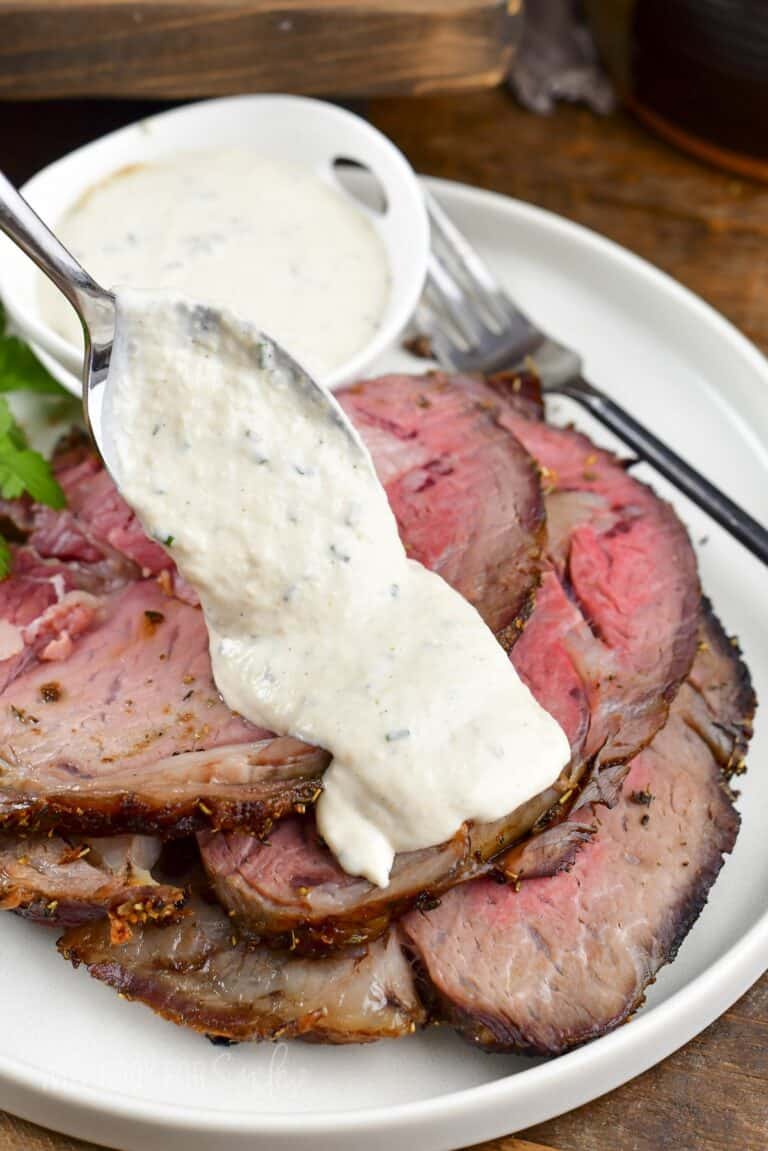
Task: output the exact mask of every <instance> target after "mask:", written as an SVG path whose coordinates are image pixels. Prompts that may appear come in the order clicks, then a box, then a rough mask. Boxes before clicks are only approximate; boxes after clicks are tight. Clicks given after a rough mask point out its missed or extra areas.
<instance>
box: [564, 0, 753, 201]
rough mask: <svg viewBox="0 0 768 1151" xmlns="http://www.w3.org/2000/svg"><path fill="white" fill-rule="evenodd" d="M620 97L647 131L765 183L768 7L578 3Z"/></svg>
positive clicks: (700, 2) (717, 0)
mask: <svg viewBox="0 0 768 1151" xmlns="http://www.w3.org/2000/svg"><path fill="white" fill-rule="evenodd" d="M585 6H586V10H587V13H588V15H589V19H590V23H591V25H592V29H593V32H594V35H595V39H596V41H597V44H598V48H599V50H600V52H601V55H602V57H603V59H604V61H605V64H606V66H607V68H608V70H609V71H610V73H611V75H612V77H613V80H614V82H615V83H616V86H617V88H618V90H619V93H620V95H621V96H622V98H623V99H624V100H625V101H626V103H627V104H628V105H629V107H630V108H631V109H632V110H633V111H634V112H635V113H636V115H637V116H638V117H639V118H640V119H642V120H643V121H644V122H645V123H646V124H648V125H649V127H651V128H653V129H654V130H655V131H657V132H659V133H660V134H661V135H662V136H665V137H666V138H667V139H669V140H670V141H671V142H672V143H675V144H677V145H679V146H680V147H682V148H686V149H687V150H688V151H691V152H694V153H695V154H696V155H698V156H700V157H702V158H703V159H705V160H708V161H710V162H712V163H714V164H718V165H720V166H721V167H725V168H730V169H731V170H733V171H736V172H739V173H740V174H742V175H747V176H753V177H756V178H758V179H762V180H768V0H586V5H585Z"/></svg>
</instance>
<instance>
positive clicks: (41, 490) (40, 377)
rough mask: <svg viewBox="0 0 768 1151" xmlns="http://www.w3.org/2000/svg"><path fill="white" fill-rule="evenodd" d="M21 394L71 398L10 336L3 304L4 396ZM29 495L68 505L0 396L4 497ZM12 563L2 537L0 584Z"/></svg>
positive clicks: (0, 376)
mask: <svg viewBox="0 0 768 1151" xmlns="http://www.w3.org/2000/svg"><path fill="white" fill-rule="evenodd" d="M21 391H24V392H35V393H37V394H38V395H49V396H50V395H54V396H59V395H60V396H67V395H68V393H67V392H66V390H65V389H64V388H62V387H61V385H60V384H57V383H56V381H55V380H54V378H53V376H51V375H50V374H49V373H48V372H47V371H46V370H45V368H44V367H43V365H42V364H41V363H40V361H39V360H38V359H37V357H36V356H35V354H34V352H33V351H32V349H31V348H30V347H28V346H27V345H26V344H25V343H24V342H23V341H22V340H19V339H17V338H16V336H9V335H8V334H7V332H6V324H5V310H4V308H3V305H2V303H0V393H3V392H21ZM25 493H28V494H29V495H30V496H31V497H32V499H33V500H35V501H36V502H37V503H40V504H46V505H47V506H48V507H50V508H63V507H64V505H65V503H66V499H65V498H64V492H63V491H62V490H61V488H60V486H59V484H58V481H57V480H56V477H55V476H54V474H53V472H52V471H51V466H50V464H49V463H48V461H47V460H46V459H44V457H43V456H41V455H40V453H39V452H36V451H33V449H32V448H30V446H29V444H28V442H27V437H26V435H25V434H24V430H23V428H21V427H20V426H19V424H18V423H17V422H16V419H15V418H14V415H13V412H12V411H11V408H10V406H9V404H8V401H7V400H6V399H5V396H4V395H2V394H0V496H2V497H3V499H6V500H16V499H18V498H19V496H22V495H24V494H25ZM12 563H13V555H12V552H11V548H10V545H9V543H8V541H7V540H6V539H4V538H3V536H2V535H0V580H3V579H6V578H7V577H8V576H9V575H10V573H11V566H12Z"/></svg>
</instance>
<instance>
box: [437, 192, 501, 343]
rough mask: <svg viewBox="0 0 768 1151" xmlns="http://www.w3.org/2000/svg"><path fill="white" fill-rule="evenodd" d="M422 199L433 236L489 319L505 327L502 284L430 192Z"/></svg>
mask: <svg viewBox="0 0 768 1151" xmlns="http://www.w3.org/2000/svg"><path fill="white" fill-rule="evenodd" d="M424 198H425V201H426V205H427V211H428V213H429V218H430V220H431V222H432V225H433V230H434V234H435V236H436V237H437V238H439V239H440V241H441V242H442V245H443V247H444V248H445V250H446V251H447V252H448V253H449V255H450V258H451V259H452V260H453V262H454V264H456V265H457V266H458V268H459V270H460V271H461V273H462V274H463V275H464V277H465V279H466V280H467V282H468V284H469V286H470V287H471V288H472V290H473V291H474V292H475V294H476V295H477V296H479V297H480V299H481V300H482V302H483V304H484V305H485V307H486V309H487V310H488V312H489V313H490V316H491V318H492V319H493V320H495V321H496V322H497V323H499V324H504V323H505V322H506V320H507V318H508V313H509V305H508V303H507V300H506V297H505V295H504V292H503V290H502V288H501V285H500V284H499V283H498V282H497V281H496V279H495V277H494V276H493V274H492V272H491V271H490V269H489V268H488V266H487V264H485V263H484V261H483V260H481V259H480V257H479V256H478V254H477V252H475V250H474V249H473V248H472V246H471V244H469V243H468V242H467V240H466V239H465V238H464V236H462V234H461V232H460V231H459V229H458V228H457V227H456V225H455V224H454V223H453V221H452V220H451V219H450V217H449V216H447V215H446V213H445V212H444V211H443V209H442V208H441V207H440V205H439V204H438V202H437V200H436V199H435V198H434V196H433V195H432V193H431V192H428V191H426V190H425V191H424Z"/></svg>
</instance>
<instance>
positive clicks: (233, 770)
mask: <svg viewBox="0 0 768 1151" xmlns="http://www.w3.org/2000/svg"><path fill="white" fill-rule="evenodd" d="M102 606H103V608H104V611H105V616H106V618H104V619H103V620H102V622H101V623H100V625H99V626H97V627H92V628H91V629H90V630H88V631H86V632H85V633H84V634H83V635H82V636H81V637H80V638H79V640H78V641H77V643H76V644H75V645H74V648H73V650H72V651H71V653H69V655H68V657H67V658H66V659H65V660H64V661H61V662H57V663H50V662H41V661H38V662H36V663H34V664H33V665H32V666H31V667H30V668H28V669H27V670H26V671H25V672H23V673H22V674H21V675H19V676H17V677H16V679H14V680H13V681H12V682H11V684H10V685H8V686H7V687H6V689H5V691H4V692H3V693H2V696H0V700H1V701H2V707H1V708H0V760H1V761H2V773H1V774H0V824H1V825H2V826H3V827H5V828H6V829H11V828H16V829H28V830H43V831H45V830H49V829H55V830H57V831H59V832H67V833H74V834H108V833H110V832H119V831H137V832H144V833H153V832H162V833H165V834H176V835H181V834H185V833H187V832H188V831H190V830H194V829H195V828H198V827H204V826H210V825H211V823H214V824H215V825H219V826H226V825H227V824H228V823H230V822H231V823H233V824H238V823H246V824H248V825H250V826H252V827H255V828H261V829H264V828H266V827H268V826H269V824H270V821H271V820H272V819H273V818H275V817H277V816H279V815H280V814H284V813H285V812H286V811H288V810H291V809H292V807H293V805H294V804H296V803H307V802H310V801H311V800H312V798H313V797H314V796H315V794H316V792H317V788H318V779H319V777H320V775H321V773H322V771H323V769H324V768H325V766H326V764H327V762H328V757H327V756H326V755H325V753H323V752H321V751H319V750H318V749H317V748H311V747H308V746H307V745H306V744H302V743H299V741H297V740H293V739H289V738H287V737H286V738H282V739H277V738H274V737H271V736H270V735H269V733H267V732H264V731H261V730H260V729H258V728H255V727H253V725H251V724H248V723H246V722H245V721H244V720H242V719H239V718H238V717H236V716H234V715H233V714H232V713H231V712H230V711H229V709H228V708H227V707H226V706H225V705H224V704H223V703H222V701H221V699H220V697H219V695H218V693H217V691H216V689H215V686H214V684H213V680H212V678H211V670H210V661H209V658H208V635H207V632H206V629H205V624H204V621H203V618H202V614H201V612H200V610H199V609H198V608H196V607H192V606H191V605H189V604H187V603H184V602H183V601H181V600H179V599H176V598H175V597H172V596H167V595H165V594H164V593H163V591H162V590H161V588H160V586H159V585H158V583H157V582H156V581H155V580H139V581H136V582H132V583H129V584H127V585H126V586H125V587H124V588H122V589H121V590H120V591H118V592H114V593H112V594H111V596H110V598H109V601H108V602H107V603H104V604H103V605H102Z"/></svg>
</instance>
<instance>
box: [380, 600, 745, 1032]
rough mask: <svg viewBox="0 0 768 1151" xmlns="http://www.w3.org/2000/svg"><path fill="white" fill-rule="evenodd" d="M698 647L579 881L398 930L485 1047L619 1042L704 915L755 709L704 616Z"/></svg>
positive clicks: (501, 896)
mask: <svg viewBox="0 0 768 1151" xmlns="http://www.w3.org/2000/svg"><path fill="white" fill-rule="evenodd" d="M701 635H702V639H701V645H700V649H699V652H698V655H697V657H696V661H695V663H694V665H693V669H692V671H691V674H690V675H689V677H688V680H687V682H686V683H685V684H684V685H683V687H682V688H681V690H680V692H679V694H678V695H677V697H676V699H675V702H674V703H673V705H672V709H671V712H670V716H669V720H668V722H667V724H666V726H665V727H664V728H663V729H662V731H661V732H659V734H658V735H657V736H656V738H655V739H654V741H653V743H652V744H651V746H650V747H648V748H647V749H646V750H645V751H643V752H642V753H641V754H640V755H638V756H637V757H636V758H635V759H634V760H633V762H632V765H631V769H630V772H629V775H628V776H627V778H626V779H625V781H624V785H623V790H622V794H621V798H620V800H619V802H618V804H617V805H616V806H615V807H614V808H612V809H611V810H606V809H603V810H602V811H601V812H600V814H599V829H598V832H597V834H596V836H595V838H594V839H593V840H592V841H591V842H590V843H588V844H587V845H586V846H584V847H583V848H582V850H581V851H580V852H579V854H578V855H577V856H576V859H575V862H574V864H573V867H572V868H571V870H570V871H568V872H563V873H561V874H559V875H556V876H554V877H552V878H542V879H530V880H526V881H523V882H522V883H519V884H518V885H517V888H518V889H517V890H516V889H515V887H511V886H508V885H507V886H500V885H499V884H498V883H494V882H493V881H492V880H490V879H480V880H477V881H475V882H473V883H469V884H466V885H464V886H463V887H461V888H456V889H455V890H453V891H451V892H449V893H448V894H447V895H446V896H445V898H444V899H443V901H442V903H441V904H440V906H439V907H438V908H436V909H434V910H432V911H429V912H411V913H410V914H409V915H408V916H407V917H406V918H405V919H404V920H403V927H404V930H405V933H406V936H407V937H408V939H409V940H410V943H411V945H412V947H413V948H414V951H415V953H416V954H417V955H418V958H419V961H420V962H421V963H422V964H423V967H424V971H425V972H426V975H427V976H428V978H429V980H430V982H431V984H432V985H433V986H434V988H435V990H436V993H437V995H438V998H439V1002H440V1011H441V1014H442V1016H443V1017H444V1018H446V1019H448V1020H450V1021H451V1022H452V1023H454V1024H455V1025H456V1026H457V1027H458V1028H459V1029H460V1030H461V1031H462V1032H463V1033H464V1034H465V1035H466V1036H467V1037H468V1038H469V1039H471V1040H472V1041H473V1042H474V1043H477V1044H480V1045H481V1046H483V1047H487V1048H490V1049H494V1050H504V1051H509V1050H520V1051H525V1052H531V1053H542V1054H557V1053H560V1052H562V1051H565V1050H567V1049H568V1048H570V1047H573V1046H575V1045H577V1044H579V1043H583V1042H584V1041H585V1040H588V1039H592V1038H594V1037H596V1036H598V1035H601V1034H603V1033H604V1032H606V1031H609V1030H611V1029H612V1028H614V1027H616V1026H617V1025H618V1024H620V1023H622V1022H623V1021H624V1020H626V1019H627V1018H628V1017H629V1016H630V1015H631V1014H632V1012H634V1011H635V1010H636V1009H637V1007H638V1006H639V1005H640V1004H641V1003H642V1000H643V995H644V990H645V988H646V987H647V985H648V983H649V982H651V981H652V980H653V978H654V976H655V975H656V973H657V972H658V970H659V968H660V967H661V966H662V965H663V964H664V963H667V962H669V961H670V960H672V959H673V958H674V956H675V954H676V952H677V949H678V948H679V946H680V944H681V943H682V941H683V939H684V938H685V935H686V934H687V932H688V930H689V929H690V927H691V926H692V924H693V923H694V921H695V919H696V918H697V916H698V914H699V912H700V911H701V909H702V907H703V905H704V903H705V901H706V898H707V893H708V891H709V889H710V887H711V885H712V883H713V882H714V880H715V878H716V876H717V874H718V872H719V870H720V867H721V865H722V862H723V855H724V853H727V852H729V851H730V850H731V849H732V847H733V845H734V842H735V839H736V834H737V831H738V826H739V818H738V815H737V813H736V811H735V809H734V807H733V802H732V799H733V797H732V794H731V792H730V790H729V787H728V784H727V778H728V776H729V774H730V773H732V772H734V771H740V770H742V768H743V764H744V752H745V748H746V742H747V740H748V738H749V735H750V732H751V717H752V713H753V710H754V697H753V694H752V690H751V687H750V683H749V677H748V674H747V671H746V669H745V667H744V665H743V663H741V661H740V659H739V655H738V651H737V649H736V648H734V647H733V646H732V644H731V643H730V642H729V640H728V638H727V637H726V636H725V634H724V633H723V631H722V629H721V627H720V625H719V624H718V623H717V621H716V620H715V619H714V617H713V616H712V615H711V614H710V613H709V612H707V614H706V618H705V621H704V623H703V625H702V633H701Z"/></svg>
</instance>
